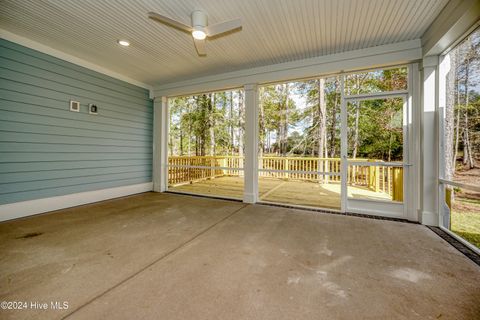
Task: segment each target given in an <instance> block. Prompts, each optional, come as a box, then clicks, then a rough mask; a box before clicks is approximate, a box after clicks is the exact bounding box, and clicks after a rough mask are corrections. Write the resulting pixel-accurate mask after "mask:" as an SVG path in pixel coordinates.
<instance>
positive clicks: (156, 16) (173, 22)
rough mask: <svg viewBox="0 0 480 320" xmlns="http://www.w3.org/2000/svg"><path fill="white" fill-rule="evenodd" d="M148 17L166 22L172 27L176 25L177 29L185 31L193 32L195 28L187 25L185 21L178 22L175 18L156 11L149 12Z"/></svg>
mask: <svg viewBox="0 0 480 320" xmlns="http://www.w3.org/2000/svg"><path fill="white" fill-rule="evenodd" d="M148 17H149V18H150V19H152V20H155V21H157V22H160V23H164V24H166V25H169V26H171V27H174V28H176V29H179V30H182V31H185V32H188V33H190V32H192V30H193V28H192V27H191V26H189V25H186V24H184V23H181V22H178V21H176V20H173V19H171V18H169V17H165V16H162V15H161V14H158V13H155V12H149V13H148Z"/></svg>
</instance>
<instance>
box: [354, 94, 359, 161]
mask: <svg viewBox="0 0 480 320" xmlns="http://www.w3.org/2000/svg"><path fill="white" fill-rule="evenodd" d="M360 107H361V102H360V101H358V102H355V126H354V129H353V130H354V135H353V150H352V158H353V159H355V158H357V152H358V143H359V141H358V139H359V134H358V123H359V120H360Z"/></svg>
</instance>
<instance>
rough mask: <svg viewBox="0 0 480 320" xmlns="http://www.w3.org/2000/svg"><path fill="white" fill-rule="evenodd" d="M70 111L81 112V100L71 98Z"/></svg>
mask: <svg viewBox="0 0 480 320" xmlns="http://www.w3.org/2000/svg"><path fill="white" fill-rule="evenodd" d="M70 111H74V112H80V102H78V101H73V100H70Z"/></svg>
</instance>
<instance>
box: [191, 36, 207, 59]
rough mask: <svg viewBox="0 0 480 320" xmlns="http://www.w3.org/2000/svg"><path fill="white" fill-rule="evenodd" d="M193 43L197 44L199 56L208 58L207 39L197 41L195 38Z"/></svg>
mask: <svg viewBox="0 0 480 320" xmlns="http://www.w3.org/2000/svg"><path fill="white" fill-rule="evenodd" d="M193 42H194V43H195V49H197V53H198V55H199V56H206V55H207V51H206V50H205V42H206V41H205V39H203V40H197V39H195V38H193Z"/></svg>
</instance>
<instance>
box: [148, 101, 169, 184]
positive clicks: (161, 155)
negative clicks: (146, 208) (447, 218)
mask: <svg viewBox="0 0 480 320" xmlns="http://www.w3.org/2000/svg"><path fill="white" fill-rule="evenodd" d="M168 125H169V124H168V99H167V97H156V98H155V100H154V101H153V164H152V166H153V168H152V169H153V191H155V192H164V191H166V190H167V183H168V177H167V175H168V171H167V170H168V168H167V161H168V149H167V142H168Z"/></svg>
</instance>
